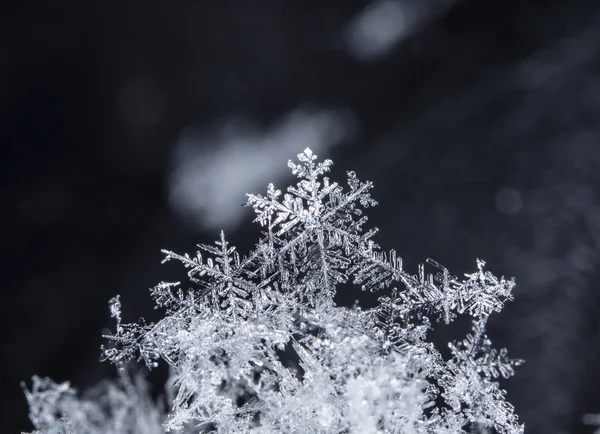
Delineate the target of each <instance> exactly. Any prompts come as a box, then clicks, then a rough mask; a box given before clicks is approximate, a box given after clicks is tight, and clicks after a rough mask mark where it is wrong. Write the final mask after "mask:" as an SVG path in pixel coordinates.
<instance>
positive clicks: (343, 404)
mask: <svg viewBox="0 0 600 434" xmlns="http://www.w3.org/2000/svg"><path fill="white" fill-rule="evenodd" d="M298 160H299V163H295V162H292V161H290V162H289V163H288V165H289V167H290V168H291V169H292V172H293V174H294V175H296V177H297V178H298V181H297V183H296V185H294V186H290V187H288V188H287V190H286V193H282V191H281V190H279V189H276V188H275V186H274V185H273V184H269V186H268V187H267V192H266V195H264V196H263V195H260V194H249V195H248V200H247V204H246V205H247V206H250V207H252V208H253V210H254V212H255V214H256V219H255V221H256V222H258V223H259V224H260V225H261V227H262V233H261V236H260V239H259V240H258V242H257V244H256V246H255V248H254V249H253V250H251V251H250V252H249V253H248V254H247V255H240V254H239V253H238V252H237V251H236V249H235V247H233V246H231V245H230V243H229V241H227V240H226V238H225V235H224V233H223V232H221V234H220V237H219V239H218V241H216V242H215V244H214V245H206V244H200V245H198V247H199V251H198V252H197V253H196V254H195V255H193V256H191V255H188V254H183V255H180V254H177V253H174V252H171V251H166V250H165V251H163V252H164V253H165V261H170V260H175V261H179V262H181V263H182V264H183V265H184V267H185V268H187V274H188V277H189V280H190V282H191V286H190V287H189V288H188V289H184V288H182V287H181V285H180V283H179V282H177V283H168V282H161V283H159V284H158V285H157V286H156V287H155V288H153V289H152V290H151V295H152V297H153V298H154V301H155V303H156V307H157V308H162V309H164V310H165V316H164V318H163V319H161V320H160V321H158V322H157V323H155V324H146V323H144V322H141V323H133V324H122V323H121V304H120V301H119V299H118V298H114V299H113V300H111V302H110V310H111V315H112V316H113V317H114V318H116V320H117V325H116V331H115V333H114V334H111V335H109V336H107V338H108V339H109V341H110V342H111V343H112V345H111V346H110V347H109V348H103V357H104V359H106V360H109V361H110V362H113V363H115V364H116V365H117V366H119V367H121V368H122V367H123V366H124V365H125V364H126V363H127V362H130V361H132V360H138V361H140V360H141V361H144V362H145V364H146V366H147V367H148V368H153V367H154V366H156V364H157V363H158V362H159V361H163V362H165V363H167V364H168V365H169V367H170V368H171V369H172V373H173V374H172V375H173V380H174V385H175V396H174V397H173V399H172V402H171V409H170V412H169V414H168V417H167V418H166V420H165V421H164V425H163V427H164V429H165V430H167V431H171V430H173V431H177V430H184V431H185V430H187V429H189V427H191V426H193V427H195V428H194V429H195V431H193V432H211V431H216V432H221V433H246V432H253V433H273V432H286V433H343V432H345V433H460V432H492V431H491V430H494V431H495V432H498V433H521V432H523V426H522V425H519V423H518V421H517V417H516V415H515V414H514V412H513V407H512V406H511V405H510V404H509V403H508V402H507V401H506V400H505V392H504V391H503V390H502V389H500V388H499V385H498V383H497V380H498V379H499V377H503V378H507V377H510V376H512V375H513V374H514V367H515V366H518V365H519V364H520V363H521V361H519V360H511V359H509V358H508V356H507V353H506V350H504V349H502V350H500V351H497V350H495V349H493V348H492V344H491V341H490V339H489V338H488V336H487V335H486V333H485V324H486V321H487V318H488V316H489V315H490V314H492V313H494V312H498V311H500V310H501V309H502V307H503V305H504V303H505V302H506V301H509V300H512V297H511V291H512V289H513V287H514V281H513V280H512V279H511V280H506V279H504V278H498V277H496V276H494V275H493V274H492V273H490V272H489V271H487V270H485V269H484V267H485V262H484V261H481V260H478V261H477V270H476V271H475V272H474V273H472V274H466V275H465V278H463V279H459V278H458V277H457V276H454V275H452V274H451V273H450V272H449V271H448V270H447V269H446V268H445V267H443V266H442V265H440V264H439V263H437V262H436V261H434V260H431V259H428V260H427V261H426V263H427V264H428V266H430V267H432V268H433V269H434V270H435V272H434V273H427V272H426V268H425V265H420V266H419V268H418V270H417V273H416V274H414V275H413V274H410V273H408V272H406V271H404V269H403V266H402V260H401V258H399V257H398V256H397V254H396V252H395V251H393V250H392V251H390V252H389V253H385V252H383V251H382V250H381V249H380V247H379V245H378V244H377V243H375V242H374V241H373V239H372V238H373V236H374V235H375V234H376V232H377V230H376V229H365V228H364V226H365V225H366V223H367V217H366V216H365V215H364V210H365V209H366V208H368V207H372V206H375V205H376V204H377V202H376V201H375V200H374V199H373V198H372V197H371V195H370V190H371V188H372V184H371V183H370V182H361V181H359V180H358V178H357V177H356V174H355V173H354V172H348V180H347V184H348V188H347V189H344V188H343V187H342V186H341V185H339V184H338V183H337V182H332V181H330V180H329V178H328V177H327V176H325V175H326V174H327V172H328V171H329V170H330V167H331V165H332V162H331V161H330V160H325V161H322V162H319V161H318V160H317V156H316V155H314V154H313V153H312V152H311V150H310V149H306V150H305V151H304V152H303V153H301V154H299V155H298ZM351 283H353V284H356V285H359V286H360V287H361V288H362V289H363V290H365V291H370V292H379V294H380V297H379V304H378V305H377V306H376V307H375V308H373V309H368V310H362V309H360V308H358V307H357V308H353V309H350V308H345V307H338V306H336V304H335V302H334V295H335V293H336V291H337V290H338V289H339V288H340V286H341V284H346V285H345V286H347V285H348V284H351ZM458 315H469V316H470V317H472V320H473V332H472V334H469V335H467V337H466V338H465V339H464V340H462V341H459V342H453V343H451V344H450V351H451V355H452V357H451V358H450V359H449V360H444V359H443V357H442V355H441V353H440V352H439V351H438V350H437V349H436V348H435V347H434V346H433V344H432V343H430V342H428V341H427V332H428V330H429V329H430V327H429V324H430V323H429V321H430V318H435V319H437V320H438V321H443V322H444V323H449V322H451V321H453V320H454V319H455V318H456V317H457V316H458ZM41 384H42V383H40V380H39V379H34V390H33V392H31V393H28V395H27V396H28V400H29V402H30V406H31V409H32V410H31V419H32V421H33V423H34V425H35V426H36V427H37V428H38V429H42V430H44V429H46V428H48V429H50V428H51V429H55V430H56V429H60V427H59V425H57V424H58V422H57V419H56V418H54V419H52V418H49V416H48V415H56V414H57V412H58V413H60V414H63V413H64V414H65V415H66V417H67V418H68V420H69V421H70V423H71V424H72V425H73V429H74V430H75V431H76V432H96V431H93V430H92V429H88V430H87V431H86V429H87V428H86V423H89V424H92V423H93V417H92V415H93V412H94V411H95V410H93V409H92V408H91V407H90V410H89V411H87V412H86V409H84V407H85V405H86V404H85V401H80V402H77V401H73V399H74V398H73V397H72V395H69V394H67V395H66V396H67V398H68V399H67V398H61V399H58V398H56V396H62V395H60V393H59V392H60V391H63V392H64V393H70V392H68V391H69V390H70V389H68V388H67V387H66V386H62V385H58V386H56V385H54V386H52V387H49V386H46V387H45V388H44V387H41ZM49 384H50V383H49ZM42 389H44V390H45V389H49V390H52V391H53V393H54V394H50V395H44V394H43V393H41V392H40V391H41V390H42ZM57 393H58V395H57ZM110 402H111V405H114V404H115V403H114V402H113V401H110ZM132 402H134V401H132ZM138 402H139V400H138ZM64 403H68V405H67V404H64ZM132 405H133V404H129V406H124V407H123V409H122V410H123V411H125V410H127V411H128V412H129V413H128V414H130V416H128V417H129V419H127V420H128V421H131V422H132V423H137V422H136V421H137V416H132V415H135V414H137V413H136V412H137V411H138V409H137V408H136V409H134V408H132V407H131V406H132ZM140 405H142V406H144V405H146V404H145V403H143V402H141V403H140ZM152 414H155V413H152ZM86 417H87V418H88V419H86ZM117 417H118V416H115V418H117ZM153 420H154V419H153ZM48 421H51V423H52V424H53V425H52V424H50V425H49V423H50V422H48ZM61 423H62V422H61ZM128 429H131V428H128ZM134 431H135V429H134ZM137 431H138V432H152V431H144V430H141V431H140V429H137ZM105 432H111V431H108V430H107V431H105ZM121 432H129V431H127V429H125V428H123V429H122V431H121Z"/></svg>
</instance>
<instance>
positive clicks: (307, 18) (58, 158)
mask: <svg viewBox="0 0 600 434" xmlns="http://www.w3.org/2000/svg"><path fill="white" fill-rule="evenodd" d="M599 121H600V2H594V1H572V0H571V1H569V0H563V1H558V0H555V1H552V0H544V1H533V0H486V1H481V0H374V1H354V0H337V1H333V0H321V1H312V0H302V1H300V0H286V1H275V0H252V1H248V0H219V1H217V0H214V1H212V0H211V1H190V0H181V1H177V2H166V1H156V0H145V1H139V0H119V1H112V0H107V1H104V2H80V1H76V0H58V1H54V2H43V1H36V0H29V1H28V0H20V1H14V0H13V1H8V2H3V4H2V6H1V9H0V204H1V205H0V240H1V249H0V264H1V266H0V267H1V282H2V283H1V288H2V310H3V314H2V315H0V322H1V326H2V330H3V333H2V338H1V342H0V367H1V369H0V374H1V375H2V378H0V381H1V383H0V384H1V385H2V386H1V387H0V402H2V403H3V404H2V405H3V410H2V414H3V416H2V418H0V431H1V432H3V433H4V432H5V433H13V432H15V433H16V432H20V431H21V430H30V429H31V427H30V425H29V423H28V420H27V406H26V403H25V399H24V397H23V394H22V392H21V390H20V387H19V381H21V380H27V379H29V378H30V377H31V375H33V374H38V375H42V376H50V377H52V378H53V379H54V380H56V381H66V380H70V381H71V382H72V384H73V385H74V386H76V387H77V388H79V389H85V388H87V387H89V386H90V385H93V384H94V383H96V382H97V381H99V380H100V379H102V378H105V377H109V376H112V375H114V372H113V369H112V367H111V366H108V365H107V364H101V363H99V362H98V359H99V355H100V351H99V346H100V345H101V344H102V343H103V340H102V338H101V334H102V333H103V331H104V330H106V327H108V326H112V324H111V323H110V321H109V314H108V307H107V301H108V299H109V298H110V297H112V296H114V295H116V294H122V301H123V305H124V311H125V320H129V321H133V320H137V319H138V318H139V317H140V316H144V317H145V318H147V319H153V318H156V317H157V316H158V315H159V313H158V312H156V311H154V310H153V304H152V301H151V299H150V296H149V293H148V288H150V287H152V286H153V285H154V284H156V283H157V282H158V281H160V280H167V281H169V280H180V279H181V280H183V279H185V277H184V272H183V271H184V270H183V269H181V268H180V267H177V266H176V265H164V266H160V260H161V259H162V255H161V253H160V249H161V248H168V249H172V250H175V251H178V252H194V251H195V244H196V243H199V242H212V241H213V240H215V239H217V237H218V234H219V231H220V229H221V228H222V229H224V230H225V231H226V234H227V236H228V238H229V240H230V241H231V242H232V243H234V244H236V245H237V246H238V247H239V250H241V251H247V250H248V249H249V248H251V247H252V246H253V242H254V241H255V237H256V234H257V233H258V231H257V229H256V228H255V227H254V226H253V225H252V224H251V220H252V218H253V217H252V212H251V210H249V209H247V208H243V207H241V206H240V204H241V203H244V202H245V195H244V193H246V192H262V191H264V189H265V187H266V185H267V183H268V182H270V181H273V182H275V183H276V185H277V186H279V187H284V186H286V185H288V184H289V183H290V182H291V181H292V178H291V176H290V175H291V174H290V171H289V169H288V168H287V167H286V162H287V160H288V159H289V158H295V156H296V154H298V153H299V152H301V151H302V150H303V149H304V148H305V147H307V146H308V147H310V148H312V150H313V151H314V152H315V153H317V154H318V155H319V156H320V157H323V158H331V159H332V160H333V161H334V163H335V169H334V175H333V176H334V177H338V179H339V178H341V179H340V180H343V177H344V173H345V171H346V170H355V171H356V172H357V174H358V176H359V178H361V179H364V180H366V179H368V180H372V181H373V182H374V184H375V189H374V191H373V195H374V197H375V198H376V199H377V200H378V201H379V203H380V205H379V206H378V207H377V208H375V209H374V210H372V211H371V213H370V215H369V216H370V222H371V224H373V225H375V226H378V227H379V228H380V233H379V235H378V238H377V241H378V242H379V243H380V245H382V247H383V248H385V249H389V248H395V249H396V250H397V251H398V252H399V254H400V255H401V256H402V257H403V258H404V263H405V268H406V269H407V270H411V269H413V270H416V267H417V264H418V263H420V262H422V261H424V260H425V259H426V258H427V257H432V258H434V259H436V260H437V261H439V262H440V263H442V264H444V265H446V266H447V267H448V268H449V269H450V270H451V271H452V272H454V273H455V274H457V275H462V273H464V272H472V271H474V270H475V269H476V266H475V259H476V258H477V257H479V258H482V259H485V260H486V261H487V262H488V268H489V269H490V270H491V271H493V272H494V273H495V274H498V275H502V274H503V275H505V276H507V277H508V276H515V277H516V281H517V288H516V291H515V302H514V303H512V304H510V305H508V306H507V307H506V309H505V310H504V311H503V312H502V313H501V314H499V315H495V316H494V317H492V318H491V319H490V326H489V334H490V336H491V338H492V339H493V340H494V342H495V344H496V345H497V346H506V347H508V349H509V354H510V355H512V356H513V357H516V358H522V359H526V360H527V362H526V364H525V365H523V366H522V367H520V368H519V369H518V372H517V376H516V377H515V378H513V379H511V380H509V381H506V382H504V383H503V386H504V387H505V388H506V389H507V390H508V399H509V401H510V402H512V403H513V404H514V405H515V407H516V410H517V413H518V414H519V416H520V419H521V420H522V421H523V422H524V423H525V424H526V426H527V432H529V433H557V434H562V433H579V432H582V433H585V432H591V431H592V429H591V428H589V427H584V426H583V424H582V423H581V420H582V417H583V415H584V414H585V413H589V412H600V395H599V394H598V386H599V385H600V288H599V287H598V283H597V282H598V278H599V277H600V122H599ZM344 297H345V298H344ZM351 298H353V293H352V292H349V293H348V294H347V295H343V296H342V299H343V300H342V302H344V301H346V302H348V303H349V304H350V303H351V301H352V300H350V299H351ZM371 301H372V300H371ZM368 302H369V301H368V300H367V303H368ZM465 331H466V330H465ZM461 333H462V332H461ZM453 338H455V339H456V338H461V335H454V336H453Z"/></svg>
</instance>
